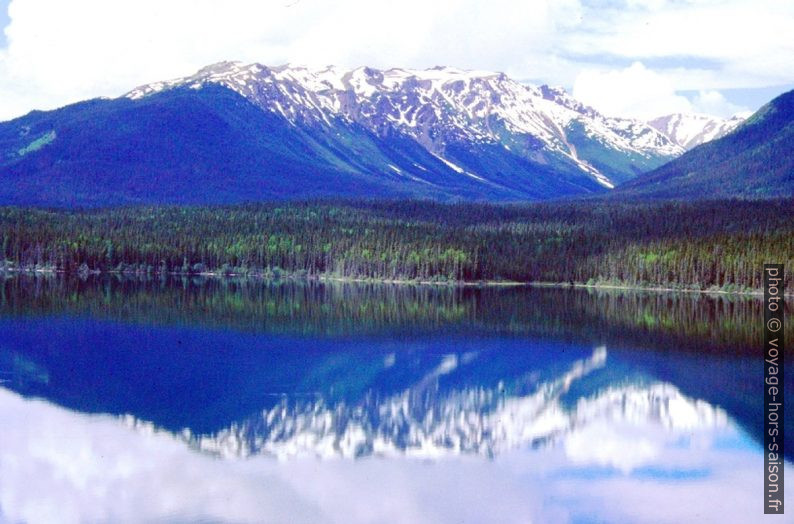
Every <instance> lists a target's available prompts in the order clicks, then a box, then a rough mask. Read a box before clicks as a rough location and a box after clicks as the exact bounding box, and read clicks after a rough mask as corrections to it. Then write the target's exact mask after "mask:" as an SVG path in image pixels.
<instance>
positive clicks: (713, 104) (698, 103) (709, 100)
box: [692, 90, 748, 116]
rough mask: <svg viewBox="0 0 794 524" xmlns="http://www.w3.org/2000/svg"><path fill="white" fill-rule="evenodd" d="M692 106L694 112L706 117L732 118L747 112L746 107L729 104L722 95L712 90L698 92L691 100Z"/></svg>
mask: <svg viewBox="0 0 794 524" xmlns="http://www.w3.org/2000/svg"><path fill="white" fill-rule="evenodd" d="M692 105H693V107H694V109H695V111H697V112H698V113H704V114H707V115H719V116H733V115H735V114H737V113H747V112H748V108H747V107H744V106H740V105H737V104H733V103H731V102H729V101H728V99H726V98H725V97H724V96H723V94H722V93H720V92H719V91H714V90H704V91H700V92H698V93H697V95H695V97H694V99H693V100H692Z"/></svg>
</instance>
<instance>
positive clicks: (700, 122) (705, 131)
mask: <svg viewBox="0 0 794 524" xmlns="http://www.w3.org/2000/svg"><path fill="white" fill-rule="evenodd" d="M745 118H746V116H745V115H741V114H739V115H734V116H732V117H731V118H719V117H715V116H710V115H701V114H684V113H675V114H672V115H667V116H660V117H659V118H655V119H653V120H651V121H649V122H648V124H650V125H651V127H653V128H654V129H656V130H657V131H659V132H660V133H662V134H663V135H664V136H666V137H667V138H669V139H670V140H672V141H673V143H675V144H677V145H679V146H681V147H682V148H684V149H686V150H687V151H689V150H690V149H692V148H693V147H696V146H699V145H701V144H705V143H706V142H710V141H712V140H716V139H717V138H722V137H723V136H725V135H727V134H728V133H730V132H731V131H733V130H734V129H736V127H738V126H739V124H741V123H742V122H743V121H744V120H745Z"/></svg>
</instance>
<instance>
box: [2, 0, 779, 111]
mask: <svg viewBox="0 0 794 524" xmlns="http://www.w3.org/2000/svg"><path fill="white" fill-rule="evenodd" d="M397 5H399V8H398V7H396V6H397ZM0 27H2V35H1V36H0V120H5V119H10V118H13V117H16V116H21V115H23V114H25V113H27V112H28V111H30V110H32V109H52V108H56V107H59V106H62V105H66V104H69V103H73V102H77V101H80V100H84V99H87V98H93V97H97V96H111V97H114V96H120V95H122V94H124V93H125V92H127V91H129V90H131V89H132V88H134V87H136V86H138V85H141V84H145V83H148V82H153V81H157V80H165V79H169V78H175V77H180V76H186V75H189V74H192V73H193V72H195V71H196V70H198V69H200V68H201V67H203V66H205V65H208V64H210V63H214V62H218V61H221V60H241V61H244V62H258V63H262V64H265V65H281V64H284V63H292V64H300V65H308V66H325V65H330V64H333V65H337V66H341V67H347V68H353V67H357V66H361V65H368V66H372V67H379V68H389V67H405V68H427V67H433V66H436V65H447V66H454V67H459V68H463V69H484V70H491V71H501V72H504V73H506V74H508V75H509V76H511V77H513V78H515V79H517V80H521V81H526V82H531V83H536V84H540V83H548V84H552V85H559V86H563V87H565V88H566V89H568V90H569V91H571V92H572V93H573V95H574V96H575V97H577V98H579V99H580V100H582V101H583V102H585V103H587V104H590V105H592V106H594V107H595V108H597V109H599V110H600V111H602V112H604V113H606V114H610V115H618V116H632V117H637V118H644V119H647V118H653V117H655V116H660V115H664V114H669V113H672V112H701V113H707V114H714V115H718V116H724V117H727V116H730V115H732V114H734V113H737V112H745V111H752V110H755V109H757V108H758V107H760V106H761V105H762V104H763V103H765V102H766V101H768V100H769V99H771V98H773V97H774V96H776V95H778V94H780V93H782V92H785V91H787V90H789V89H792V88H794V59H792V58H791V57H792V56H794V31H792V30H791V28H792V27H794V2H791V1H790V0H722V1H717V0H674V1H662V0H600V1H595V0H517V1H508V0H491V1H489V2H481V1H477V0H433V1H432V2H429V1H427V0H403V1H402V2H400V3H399V4H395V3H394V2H386V1H378V0H333V1H329V0H228V1H225V2H217V1H214V0H169V1H167V2H164V1H162V0H135V1H130V0H69V1H64V0H0Z"/></svg>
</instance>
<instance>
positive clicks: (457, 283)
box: [0, 268, 794, 298]
mask: <svg viewBox="0 0 794 524" xmlns="http://www.w3.org/2000/svg"><path fill="white" fill-rule="evenodd" d="M4 273H12V274H23V275H75V276H79V275H80V274H81V273H74V272H66V271H62V270H52V269H16V268H2V269H0V275H2V274H4ZM83 275H86V276H88V275H94V276H97V275H122V276H130V277H136V276H147V275H148V276H150V277H155V276H160V273H140V272H137V273H136V272H123V271H96V270H92V271H89V272H88V273H83ZM166 275H168V276H172V277H205V278H220V279H228V278H242V279H255V280H268V281H278V280H291V281H307V282H308V281H314V282H339V283H357V284H392V285H412V286H417V285H419V286H438V287H537V288H558V289H575V288H578V289H594V290H607V291H609V290H613V291H620V290H622V291H650V292H654V293H699V294H704V295H741V296H747V297H753V298H760V297H763V295H764V292H763V290H761V289H753V290H748V291H724V290H720V289H694V288H671V287H665V286H662V285H650V286H637V285H628V284H626V285H622V284H608V283H601V284H598V283H597V284H587V283H581V282H573V283H570V282H543V281H529V282H521V281H515V280H462V281H461V280H450V281H433V280H404V279H385V278H381V279H376V278H370V279H368V278H354V277H339V276H332V275H317V276H300V277H297V276H295V275H292V274H289V273H287V274H285V275H283V276H281V277H278V278H271V277H268V276H265V275H263V274H261V273H259V274H247V275H246V274H242V273H229V274H222V273H219V272H214V271H205V272H202V273H188V274H185V273H179V272H169V273H167V274H166ZM783 296H784V297H788V298H794V292H784V293H783Z"/></svg>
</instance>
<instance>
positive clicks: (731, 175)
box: [615, 91, 794, 198]
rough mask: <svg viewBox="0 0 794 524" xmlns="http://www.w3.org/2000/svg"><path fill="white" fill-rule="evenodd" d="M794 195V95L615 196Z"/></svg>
mask: <svg viewBox="0 0 794 524" xmlns="http://www.w3.org/2000/svg"><path fill="white" fill-rule="evenodd" d="M792 194H794V91H789V92H788V93H784V94H782V95H780V96H779V97H777V98H775V99H774V100H772V101H771V102H769V103H768V104H766V105H765V106H763V107H762V108H761V109H759V110H758V111H757V112H756V113H755V114H754V115H752V116H751V117H750V118H748V119H747V120H746V121H745V122H744V123H743V124H741V125H740V126H739V127H737V128H736V129H735V130H734V131H732V132H731V133H728V134H727V135H725V136H724V137H722V138H720V139H717V140H714V141H713V142H709V143H706V144H703V145H701V146H698V147H696V148H694V149H692V150H691V151H689V152H687V153H685V154H684V155H682V156H681V157H679V158H677V159H675V160H673V161H671V162H670V163H668V164H666V165H664V166H662V167H660V168H658V169H656V170H654V171H651V172H650V173H647V174H645V175H642V176H640V177H638V178H636V179H634V180H632V181H629V182H627V183H625V184H624V185H622V186H621V187H620V188H619V190H618V191H617V192H616V193H615V195H616V196H617V195H623V196H625V195H633V196H642V197H652V198H718V197H743V198H764V197H782V196H791V195H792Z"/></svg>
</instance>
